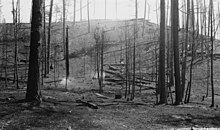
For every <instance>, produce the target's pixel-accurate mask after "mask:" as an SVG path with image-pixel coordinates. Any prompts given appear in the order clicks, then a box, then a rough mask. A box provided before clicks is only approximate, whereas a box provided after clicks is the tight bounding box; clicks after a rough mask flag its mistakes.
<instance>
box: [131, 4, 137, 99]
mask: <svg viewBox="0 0 220 130" xmlns="http://www.w3.org/2000/svg"><path fill="white" fill-rule="evenodd" d="M137 22H138V3H137V0H135V23H134V43H133V82H132V93H131V100H133V99H134V95H135V85H136V83H135V82H136V80H135V77H136V74H135V72H136V62H135V61H136V39H137V36H138V31H137V30H138V29H137V28H138V23H137Z"/></svg>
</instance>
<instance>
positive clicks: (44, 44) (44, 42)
mask: <svg viewBox="0 0 220 130" xmlns="http://www.w3.org/2000/svg"><path fill="white" fill-rule="evenodd" d="M45 1H46V0H44V2H43V3H44V7H43V10H44V12H43V22H44V24H43V36H42V37H43V38H42V41H43V47H44V48H43V49H44V77H45V78H46V77H47V72H48V71H49V70H47V69H49V66H47V65H48V64H47V41H46V3H45Z"/></svg>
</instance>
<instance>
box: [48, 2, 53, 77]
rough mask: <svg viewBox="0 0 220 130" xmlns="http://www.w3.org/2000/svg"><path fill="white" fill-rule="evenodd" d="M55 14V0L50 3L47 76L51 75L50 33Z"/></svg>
mask: <svg viewBox="0 0 220 130" xmlns="http://www.w3.org/2000/svg"><path fill="white" fill-rule="evenodd" d="M52 14H53V0H51V1H50V12H49V26H48V35H47V74H49V72H50V71H49V70H50V69H49V66H50V33H51V21H52Z"/></svg>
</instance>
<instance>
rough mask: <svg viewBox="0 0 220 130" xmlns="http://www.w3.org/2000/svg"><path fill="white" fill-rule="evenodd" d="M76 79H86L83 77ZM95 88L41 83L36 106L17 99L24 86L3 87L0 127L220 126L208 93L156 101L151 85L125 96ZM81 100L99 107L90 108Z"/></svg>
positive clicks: (131, 129) (117, 129)
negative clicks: (188, 100)
mask: <svg viewBox="0 0 220 130" xmlns="http://www.w3.org/2000/svg"><path fill="white" fill-rule="evenodd" d="M77 82H78V83H80V82H81V86H83V85H82V84H84V83H82V82H83V81H82V80H81V79H78V81H77ZM84 85H85V84H84ZM85 86H86V85H85ZM97 89H98V88H88V87H82V88H75V89H72V90H69V91H66V90H65V89H64V88H61V87H57V88H49V87H47V88H46V87H45V88H42V91H41V92H42V95H43V101H42V103H41V104H40V106H32V104H31V103H18V102H16V101H18V100H20V99H24V98H25V93H26V91H25V89H20V90H16V89H2V90H1V91H0V130H15V129H16V130H24V129H33V130H43V129H45V130H49V129H51V130H78V129H79V130H90V129H91V130H95V129H99V130H109V129H110V130H141V129H177V128H179V129H180V128H181V129H189V128H194V129H198V128H219V129H220V108H218V106H217V105H218V104H216V106H215V107H214V108H210V107H209V105H210V101H209V98H206V99H205V100H204V101H201V100H202V99H201V98H196V97H195V96H194V97H193V96H192V99H191V103H189V104H183V105H178V106H174V105H155V95H154V92H153V90H143V91H142V92H141V93H139V92H136V95H135V99H134V100H133V101H127V100H126V99H124V98H122V99H115V92H114V89H112V87H111V88H110V87H109V88H108V87H106V88H105V91H104V93H103V94H102V95H99V94H97V92H98V91H97ZM91 90H92V91H91ZM216 97H217V96H216ZM169 99H170V98H169ZM79 100H81V101H87V102H89V103H92V104H93V105H97V107H98V108H94V107H88V106H86V105H85V104H83V103H80V102H79ZM216 100H217V103H220V102H219V99H218V98H216ZM169 102H170V101H169Z"/></svg>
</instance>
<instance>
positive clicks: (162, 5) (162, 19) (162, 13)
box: [158, 0, 167, 104]
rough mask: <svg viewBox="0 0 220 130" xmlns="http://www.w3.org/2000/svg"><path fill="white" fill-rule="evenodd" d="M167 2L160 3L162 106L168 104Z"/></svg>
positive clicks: (160, 85) (160, 81)
mask: <svg viewBox="0 0 220 130" xmlns="http://www.w3.org/2000/svg"><path fill="white" fill-rule="evenodd" d="M165 12H166V11H165V1H164V0H161V1H160V47H159V49H160V51H159V77H158V78H159V79H160V80H159V88H160V89H161V90H160V101H159V103H160V104H167V87H166V83H165V80H166V78H165Z"/></svg>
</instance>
